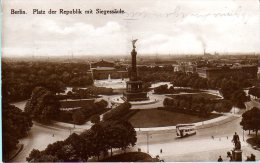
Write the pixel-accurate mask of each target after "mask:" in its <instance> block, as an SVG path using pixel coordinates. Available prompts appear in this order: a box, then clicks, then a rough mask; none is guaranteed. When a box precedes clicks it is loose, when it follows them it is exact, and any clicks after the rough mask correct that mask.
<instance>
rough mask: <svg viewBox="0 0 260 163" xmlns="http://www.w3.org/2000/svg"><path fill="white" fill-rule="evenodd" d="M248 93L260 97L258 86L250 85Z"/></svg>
mask: <svg viewBox="0 0 260 163" xmlns="http://www.w3.org/2000/svg"><path fill="white" fill-rule="evenodd" d="M248 94H250V95H252V96H254V97H257V98H260V88H259V87H252V88H250V89H249V91H248Z"/></svg>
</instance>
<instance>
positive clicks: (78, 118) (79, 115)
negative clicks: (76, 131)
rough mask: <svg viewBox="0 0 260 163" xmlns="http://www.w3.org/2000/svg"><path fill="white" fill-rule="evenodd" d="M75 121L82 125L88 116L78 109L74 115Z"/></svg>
mask: <svg viewBox="0 0 260 163" xmlns="http://www.w3.org/2000/svg"><path fill="white" fill-rule="evenodd" d="M72 119H73V122H74V123H75V124H78V125H81V124H83V123H84V122H85V121H86V118H85V116H84V114H83V112H82V111H81V110H76V111H75V112H74V113H73V115H72Z"/></svg>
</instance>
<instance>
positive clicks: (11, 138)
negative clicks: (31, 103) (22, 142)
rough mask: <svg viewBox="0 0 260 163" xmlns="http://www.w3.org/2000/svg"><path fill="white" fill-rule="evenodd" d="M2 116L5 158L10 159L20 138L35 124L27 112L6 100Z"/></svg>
mask: <svg viewBox="0 0 260 163" xmlns="http://www.w3.org/2000/svg"><path fill="white" fill-rule="evenodd" d="M2 118H3V119H2V123H3V124H2V129H3V140H2V143H3V160H4V161H8V160H9V157H10V152H12V151H13V150H15V149H16V148H17V144H18V143H19V141H18V139H20V138H22V137H24V136H26V135H27V134H28V131H29V130H30V128H31V127H32V125H33V124H32V119H31V118H30V116H29V115H28V114H27V113H25V112H23V111H22V110H20V109H19V108H17V107H15V106H13V105H10V104H8V103H5V102H3V104H2Z"/></svg>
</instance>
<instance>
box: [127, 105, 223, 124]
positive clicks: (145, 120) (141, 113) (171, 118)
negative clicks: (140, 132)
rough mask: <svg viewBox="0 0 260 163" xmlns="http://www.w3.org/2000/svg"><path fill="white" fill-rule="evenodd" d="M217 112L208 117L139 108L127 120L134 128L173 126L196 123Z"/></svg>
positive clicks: (213, 116)
mask: <svg viewBox="0 0 260 163" xmlns="http://www.w3.org/2000/svg"><path fill="white" fill-rule="evenodd" d="M219 116H221V115H219V114H211V115H210V116H209V117H208V118H204V117H199V116H196V115H189V114H183V113H177V112H171V111H167V110H158V109H140V110H138V112H136V113H135V114H133V115H132V116H131V117H130V118H129V119H128V121H129V122H130V123H131V124H132V125H133V126H134V127H135V128H148V127H165V126H175V125H176V124H180V123H196V122H200V121H205V120H209V119H213V118H216V117H219Z"/></svg>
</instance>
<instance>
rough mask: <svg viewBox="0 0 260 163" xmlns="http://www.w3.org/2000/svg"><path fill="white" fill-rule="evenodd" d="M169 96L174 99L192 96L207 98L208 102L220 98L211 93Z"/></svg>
mask: <svg viewBox="0 0 260 163" xmlns="http://www.w3.org/2000/svg"><path fill="white" fill-rule="evenodd" d="M167 96H168V97H174V96H192V98H205V99H206V100H209V99H217V98H219V96H216V95H212V94H209V93H192V94H180V95H167Z"/></svg>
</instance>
